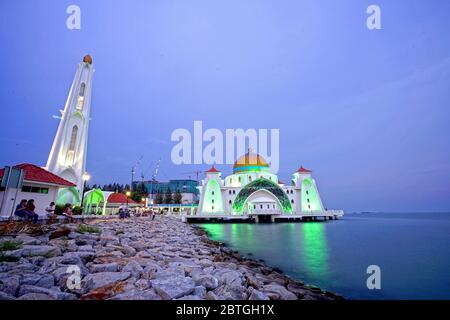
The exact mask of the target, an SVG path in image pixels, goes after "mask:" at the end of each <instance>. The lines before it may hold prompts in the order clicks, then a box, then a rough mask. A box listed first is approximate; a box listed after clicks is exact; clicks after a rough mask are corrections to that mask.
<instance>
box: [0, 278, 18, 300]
mask: <svg viewBox="0 0 450 320" xmlns="http://www.w3.org/2000/svg"><path fill="white" fill-rule="evenodd" d="M19 286H20V277H19V276H18V275H11V276H8V275H7V276H6V277H5V278H1V279H0V291H2V292H4V293H6V294H8V295H11V296H15V295H16V293H17V289H19Z"/></svg>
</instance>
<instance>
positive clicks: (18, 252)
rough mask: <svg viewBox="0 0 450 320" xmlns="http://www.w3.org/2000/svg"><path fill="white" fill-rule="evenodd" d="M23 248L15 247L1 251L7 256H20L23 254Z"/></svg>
mask: <svg viewBox="0 0 450 320" xmlns="http://www.w3.org/2000/svg"><path fill="white" fill-rule="evenodd" d="M24 252H25V250H24V249H17V250H11V251H5V252H2V253H3V255H5V256H7V257H12V258H21V257H22V256H23V255H24V254H23V253H24Z"/></svg>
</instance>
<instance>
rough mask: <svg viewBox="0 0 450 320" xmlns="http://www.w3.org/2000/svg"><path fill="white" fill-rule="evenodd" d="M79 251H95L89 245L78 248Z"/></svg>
mask: <svg viewBox="0 0 450 320" xmlns="http://www.w3.org/2000/svg"><path fill="white" fill-rule="evenodd" d="M78 251H94V248H93V247H92V245H90V244H87V245H84V246H80V247H78Z"/></svg>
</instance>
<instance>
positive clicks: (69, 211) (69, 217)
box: [63, 203, 73, 223]
mask: <svg viewBox="0 0 450 320" xmlns="http://www.w3.org/2000/svg"><path fill="white" fill-rule="evenodd" d="M63 216H65V217H66V218H67V220H68V222H69V223H72V222H73V211H72V205H71V204H70V203H67V204H66V205H65V206H64V210H63Z"/></svg>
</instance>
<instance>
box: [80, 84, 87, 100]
mask: <svg viewBox="0 0 450 320" xmlns="http://www.w3.org/2000/svg"><path fill="white" fill-rule="evenodd" d="M85 90H86V84H85V83H84V82H83V83H81V86H80V97H84V91H85Z"/></svg>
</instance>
